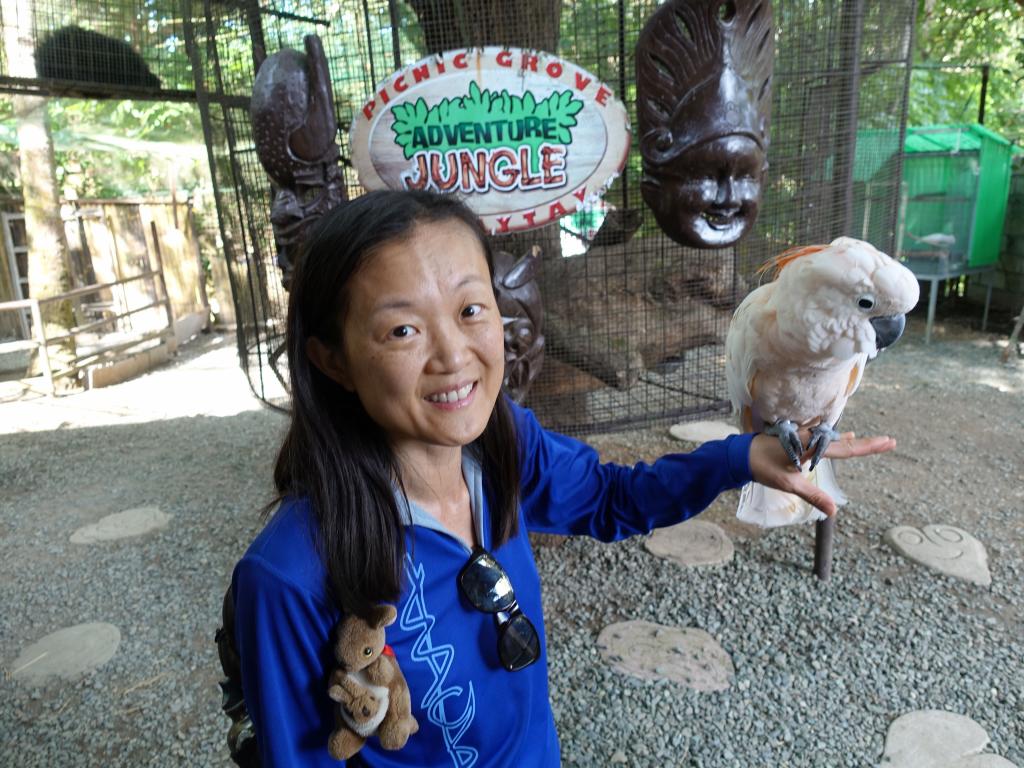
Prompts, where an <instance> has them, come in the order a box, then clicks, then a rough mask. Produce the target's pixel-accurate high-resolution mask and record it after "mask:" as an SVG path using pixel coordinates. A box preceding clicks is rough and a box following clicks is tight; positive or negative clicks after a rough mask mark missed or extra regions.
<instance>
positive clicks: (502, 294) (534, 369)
mask: <svg viewBox="0 0 1024 768" xmlns="http://www.w3.org/2000/svg"><path fill="white" fill-rule="evenodd" d="M540 257H541V251H540V248H539V247H537V246H536V245H535V246H533V247H532V248H531V249H530V250H529V251H528V252H527V253H526V254H525V255H524V256H523V257H522V258H520V259H516V257H515V256H513V255H512V254H511V253H508V252H507V251H496V252H495V253H494V280H493V284H494V295H495V297H497V299H498V311H499V312H501V322H502V325H503V326H504V329H505V382H504V383H505V390H506V391H507V392H508V393H509V395H510V396H511V397H512V399H513V400H515V401H516V402H517V403H521V402H522V401H523V399H524V398H525V397H526V392H527V390H528V389H529V387H530V384H531V383H532V382H533V380H534V379H535V378H537V374H538V373H539V372H540V367H541V363H543V362H544V335H543V334H542V333H541V331H542V330H543V328H544V312H543V308H542V304H541V298H540V288H539V287H538V285H537V280H536V276H537V270H538V269H539V268H540Z"/></svg>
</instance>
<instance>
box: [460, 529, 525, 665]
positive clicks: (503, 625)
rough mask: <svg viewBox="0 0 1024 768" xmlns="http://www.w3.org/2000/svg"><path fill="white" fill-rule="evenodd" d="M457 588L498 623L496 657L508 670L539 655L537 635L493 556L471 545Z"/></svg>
mask: <svg viewBox="0 0 1024 768" xmlns="http://www.w3.org/2000/svg"><path fill="white" fill-rule="evenodd" d="M459 589H460V590H461V591H462V594H463V595H464V596H465V598H466V599H467V600H469V602H470V603H471V604H472V606H473V607H474V608H476V609H477V610H478V611H483V612H484V613H492V614H494V618H495V620H496V621H497V623H498V658H499V659H500V660H501V664H502V666H503V667H505V669H507V670H508V671H509V672H516V671H518V670H520V669H523V668H524V667H528V666H530V665H531V664H533V662H535V661H537V659H539V658H540V637H539V636H538V635H537V630H536V629H535V628H534V626H533V624H532V623H531V622H530V620H529V619H528V618H526V616H525V615H524V614H523V612H522V610H521V609H520V608H519V603H517V602H516V593H515V592H514V591H513V589H512V582H511V581H510V580H509V578H508V574H507V573H505V570H504V569H503V568H502V567H501V565H500V564H499V563H498V561H497V560H495V559H494V556H493V555H492V554H491V553H490V552H488V551H487V550H486V549H484V548H482V547H474V548H473V552H472V554H471V555H470V556H469V562H467V563H466V564H465V565H464V566H462V570H461V571H459Z"/></svg>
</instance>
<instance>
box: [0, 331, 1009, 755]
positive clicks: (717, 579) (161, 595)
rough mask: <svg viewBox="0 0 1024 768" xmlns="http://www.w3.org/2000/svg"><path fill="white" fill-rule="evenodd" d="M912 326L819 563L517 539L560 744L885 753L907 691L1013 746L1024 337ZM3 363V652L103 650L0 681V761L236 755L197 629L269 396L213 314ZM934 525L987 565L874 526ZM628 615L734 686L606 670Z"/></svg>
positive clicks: (866, 411)
mask: <svg viewBox="0 0 1024 768" xmlns="http://www.w3.org/2000/svg"><path fill="white" fill-rule="evenodd" d="M921 330H922V329H921V327H920V325H919V324H917V323H916V322H915V323H914V324H912V326H911V329H910V331H909V333H908V335H907V337H906V338H905V339H904V340H903V341H901V342H900V344H899V345H897V346H896V347H895V348H894V349H893V350H891V351H889V352H887V353H886V354H885V355H883V356H882V359H880V360H879V361H877V362H876V363H874V364H872V365H871V366H870V367H869V369H868V371H867V374H866V377H865V382H864V384H863V386H862V389H861V391H860V392H859V393H858V394H857V396H856V397H855V398H854V400H853V401H852V403H851V405H850V407H849V409H848V412H847V415H846V417H845V419H844V424H843V426H844V428H847V429H854V430H856V431H857V432H859V433H862V434H876V433H888V434H893V435H895V436H896V437H897V438H898V440H899V441H900V442H899V448H898V449H897V451H896V452H895V454H892V455H889V456H885V457H876V458H873V459H867V460H860V461H856V462H846V463H844V464H842V465H841V466H840V467H839V472H840V480H841V482H842V484H843V486H844V489H845V490H846V491H847V493H848V494H849V495H850V497H851V499H852V501H851V503H850V504H849V506H847V507H846V508H845V509H844V511H843V512H842V516H841V519H840V522H839V525H838V530H837V540H836V549H835V563H834V575H833V578H832V580H831V582H829V583H825V584H823V583H820V582H818V581H817V580H816V579H815V578H814V577H813V576H812V575H811V573H810V567H811V561H812V556H813V543H812V542H813V528H811V527H800V528H795V529H782V530H776V531H772V532H769V533H767V534H765V533H762V532H761V531H758V530H755V529H751V528H749V527H747V526H744V525H742V524H740V523H737V522H736V521H735V520H734V518H733V513H734V509H735V503H736V495H735V494H734V493H730V494H725V495H723V496H722V497H721V498H720V499H719V500H718V501H717V502H716V503H715V504H714V505H713V506H712V508H711V509H710V510H709V511H708V512H707V513H705V517H704V519H708V520H712V521H715V522H717V523H719V524H720V525H721V526H723V527H724V528H725V529H726V530H727V532H728V534H729V535H730V537H731V538H732V539H733V541H734V543H735V546H736V556H735V558H734V560H733V561H732V562H731V563H730V564H728V565H724V566H718V567H710V568H702V569H683V568H681V567H679V566H677V565H675V564H673V563H671V562H669V561H666V560H661V559H658V558H656V557H654V556H653V555H651V554H649V553H648V552H647V551H646V550H645V549H644V547H643V541H642V540H641V539H633V540H630V541H626V542H622V543H619V544H613V545H602V544H599V543H597V542H593V541H589V540H585V539H565V540H562V539H552V538H551V537H543V538H541V537H538V539H537V540H536V542H535V543H536V551H537V562H538V566H539V568H540V571H541V576H542V579H543V581H544V584H545V606H546V614H547V625H548V636H549V643H550V648H549V652H550V657H551V668H550V679H551V687H552V698H553V706H554V710H555V716H556V720H557V723H558V728H559V732H560V734H561V739H562V746H563V756H564V761H565V762H566V763H567V764H573V765H598V766H604V765H612V764H618V763H621V764H624V765H636V766H664V765H693V766H713V767H715V768H717V767H718V766H740V767H741V768H747V767H748V766H757V767H760V766H772V767H773V768H774V767H775V766H866V765H876V764H877V763H878V761H879V759H880V756H881V753H882V747H883V743H884V739H885V733H886V730H887V728H888V726H889V723H890V722H891V721H892V720H893V719H894V718H896V717H897V716H899V715H901V714H904V713H906V712H908V711H911V710H916V709H929V708H936V709H945V710H950V711H953V712H957V713H961V714H965V715H968V716H970V717H973V718H974V719H975V720H977V721H978V722H979V723H980V724H981V725H982V726H983V727H984V728H985V729H986V730H987V731H988V732H989V734H990V735H991V737H992V744H991V746H990V747H989V749H990V751H992V752H995V753H997V754H1000V755H1002V756H1003V757H1005V758H1007V759H1009V760H1011V761H1013V762H1015V763H1016V764H1018V765H1019V766H1024V662H1022V659H1024V639H1022V638H1024V586H1022V585H1024V582H1022V576H1024V537H1022V533H1024V483H1022V482H1021V477H1022V475H1021V467H1022V465H1024V447H1022V440H1021V436H1022V435H1024V362H1021V361H1015V362H1014V363H1012V364H1011V365H1010V366H1002V365H1000V363H999V361H998V352H999V347H998V345H997V342H996V340H997V338H998V337H996V336H991V335H985V334H979V333H975V332H971V331H968V330H966V329H962V328H957V327H955V326H947V327H946V328H945V333H943V334H940V337H939V339H938V340H937V341H935V342H933V343H932V345H930V346H928V347H925V346H924V345H923V343H922V334H921ZM7 391H8V390H4V389H2V388H0V434H3V437H2V440H0V487H2V494H0V583H2V584H3V585H4V589H3V592H2V597H0V663H2V664H3V665H4V668H5V671H6V672H9V671H10V668H11V665H12V663H13V661H14V659H15V658H16V657H17V656H18V654H19V653H20V652H21V650H22V649H23V648H24V647H25V646H27V645H28V644H30V643H32V642H34V641H35V640H37V639H39V638H40V637H42V636H43V635H46V634H48V633H50V632H53V631H55V630H57V629H60V628H62V627H66V626H70V625H73V624H78V623H83V622H90V621H106V622H110V623H112V624H115V625H116V626H118V627H119V628H120V631H121V645H120V648H119V649H118V652H117V654H116V655H115V656H114V657H113V659H111V660H110V661H109V662H108V663H107V664H105V665H104V666H102V667H100V668H99V669H97V670H96V671H94V672H92V673H90V674H88V675H86V676H85V677H83V678H81V679H80V680H78V681H75V682H59V681H56V682H51V683H49V684H46V685H44V686H42V687H35V688H31V687H28V686H26V685H25V684H24V683H21V682H19V681H17V680H11V679H8V676H7V675H6V674H5V675H4V678H3V681H2V682H0V691H2V694H0V699H2V704H0V765H4V766H7V765H10V766H15V765H16V766H44V765H45V766H48V765H54V764H59V765H62V766H78V765H83V766H146V765H159V766H164V765H168V766H172V765H188V766H195V765H229V764H230V763H229V761H228V760H227V751H226V748H225V747H224V746H223V744H224V741H223V739H224V734H225V732H226V723H227V720H226V719H225V718H223V717H222V715H221V714H220V712H219V692H218V690H217V687H216V682H217V679H218V676H219V675H218V671H217V662H216V654H215V648H214V645H213V631H214V630H215V628H216V626H217V623H218V615H219V603H220V598H221V596H222V595H223V591H224V589H225V587H226V584H227V581H228V579H229V575H230V571H231V568H232V566H233V564H234V562H235V561H236V559H237V558H238V557H239V555H240V554H241V553H242V552H243V550H244V549H245V546H246V545H247V543H248V541H249V540H250V539H251V538H252V536H253V535H254V534H255V532H256V531H257V530H258V528H259V518H258V512H257V510H258V509H259V508H260V507H261V505H262V504H263V503H264V502H265V501H266V500H267V499H268V498H269V494H270V485H269V475H270V465H271V462H272V460H273V456H274V452H275V449H276V445H277V441H278V439H279V437H280V434H281V432H282V429H283V427H284V419H283V417H282V416H281V415H279V414H277V413H275V412H272V411H269V410H267V409H263V408H261V407H260V406H259V404H258V403H257V402H256V401H255V400H254V399H253V398H252V397H251V396H250V395H249V394H248V389H247V387H246V385H245V382H244V379H243V378H242V376H241V374H240V372H239V371H238V369H237V364H236V362H235V357H234V350H233V344H232V343H231V342H230V340H229V339H225V338H224V337H217V336H212V337H204V338H202V339H200V340H199V341H197V342H194V343H193V344H191V345H189V347H186V348H185V350H184V351H183V354H182V355H181V357H180V358H179V359H178V360H177V361H175V363H174V364H173V365H169V366H165V367H164V368H162V369H160V370H158V371H155V372H153V373H151V374H149V375H147V376H143V377H141V378H139V379H136V380H134V381H132V382H128V383H125V384H122V385H119V386H116V387H111V388H108V389H106V390H95V391H93V392H87V393H84V394H81V395H75V396H71V397H65V398H60V399H58V400H57V401H55V402H54V401H49V400H47V399H45V398H38V399H27V400H26V399H24V398H22V399H20V400H14V399H10V398H9V399H8V400H7V401H4V399H3V398H4V392H7ZM591 442H593V443H594V444H595V445H596V446H597V447H598V448H599V449H600V450H601V451H602V454H603V455H604V457H605V458H606V459H608V460H614V461H619V462H624V463H632V462H634V461H637V460H641V459H643V460H649V459H653V458H654V457H656V456H657V455H659V454H661V453H663V452H665V451H670V450H679V449H680V444H679V443H677V442H675V441H674V440H672V439H671V438H670V437H668V436H667V430H664V429H656V430H645V431H636V432H629V433H623V434H617V435H600V436H596V437H595V438H593V440H592V441H591ZM145 505H156V506H159V507H160V508H161V509H162V510H163V511H164V512H166V513H168V514H170V515H172V516H173V519H172V520H171V523H170V525H169V526H168V527H167V528H166V529H164V530H162V531H159V532H157V533H153V534H150V535H147V536H145V537H142V538H137V539H130V540H121V541H112V542H104V543H101V544H95V545H89V546H82V545H74V544H71V543H69V541H68V538H69V536H70V535H71V533H72V532H73V531H74V530H75V529H77V528H78V527H80V526H82V525H84V524H87V523H91V522H94V521H96V520H97V519H99V518H100V517H102V516H104V515H107V514H110V513H112V512H118V511H121V510H123V509H127V508H130V507H138V506H145ZM926 523H946V524H952V525H956V526H959V527H962V528H964V529H966V530H967V531H969V532H971V533H972V534H974V535H975V536H976V537H977V538H979V539H980V540H981V541H982V542H983V543H984V544H985V546H986V547H987V549H988V554H989V565H990V568H991V571H992V578H993V583H992V586H991V587H990V588H982V587H978V586H974V585H971V584H968V583H966V582H961V581H956V580H953V579H950V578H946V577H942V576H939V575H936V574H934V573H932V572H929V571H927V570H925V569H924V568H922V567H920V566H916V565H913V564H912V563H909V562H908V561H905V560H903V559H901V558H900V557H898V556H897V555H896V554H895V553H893V552H892V551H891V550H890V549H889V548H888V547H887V546H886V545H884V544H883V543H882V534H883V532H884V531H885V530H886V529H887V528H889V527H891V526H892V525H896V524H909V525H915V526H919V525H923V524H926ZM630 619H639V620H646V621H653V622H657V623H660V624H665V625H671V626H680V627H698V628H701V629H704V630H706V631H707V632H709V633H711V634H712V635H713V636H714V637H715V638H717V640H718V641H719V642H720V643H721V644H722V646H723V647H724V648H725V650H726V651H727V652H728V653H729V654H730V655H731V657H732V659H733V663H734V665H735V668H736V677H735V680H734V684H733V687H732V688H731V689H730V690H728V691H724V692H718V693H697V692H695V691H691V690H689V689H686V688H683V687H681V686H678V685H676V684H673V683H667V682H664V681H662V682H651V683H648V682H643V681H640V680H636V679H633V678H630V677H627V676H625V675H621V674H619V673H616V672H613V671H612V670H610V669H609V668H608V667H607V666H606V665H605V664H604V663H603V662H602V661H601V659H600V657H599V655H598V651H597V647H596V638H597V635H598V633H599V632H600V630H601V629H602V628H603V627H604V626H606V625H608V624H610V623H613V622H617V621H623V620H630Z"/></svg>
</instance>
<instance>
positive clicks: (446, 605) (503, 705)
mask: <svg viewBox="0 0 1024 768" xmlns="http://www.w3.org/2000/svg"><path fill="white" fill-rule="evenodd" d="M513 413H514V416H515V421H516V427H517V432H518V439H519V441H520V444H521V445H522V447H523V452H522V455H523V457H524V460H523V462H522V467H521V478H522V485H521V498H520V520H519V533H518V534H517V535H516V536H515V537H514V538H512V539H511V540H510V541H508V542H506V543H505V544H504V545H502V546H501V547H499V548H498V549H492V548H491V542H490V522H489V520H490V518H489V513H488V509H487V502H486V498H485V495H484V493H483V483H482V478H481V475H480V470H479V466H478V465H477V464H476V463H475V462H473V461H472V460H469V459H466V460H464V462H463V474H464V477H465V479H466V482H467V485H468V487H469V490H470V498H471V505H472V508H473V515H474V524H475V526H476V533H477V537H478V540H479V541H480V542H481V543H482V544H483V546H484V547H485V548H486V549H488V550H490V551H491V552H492V554H493V555H494V556H495V557H496V558H497V560H498V561H499V562H500V563H501V565H502V567H503V568H504V569H505V571H506V573H508V575H509V578H510V580H511V582H512V586H513V588H514V590H515V595H516V599H517V600H518V602H519V606H520V608H521V609H522V611H523V613H525V614H526V616H527V617H528V618H529V619H530V620H531V621H532V622H533V624H534V625H535V626H536V628H537V632H538V634H539V635H540V641H541V642H540V648H541V657H540V660H539V661H538V662H537V663H536V664H533V665H531V666H529V667H527V668H525V669H523V670H520V671H518V672H507V671H506V670H505V669H504V668H503V667H502V666H501V663H500V661H499V659H498V652H497V625H496V622H495V620H494V617H493V616H491V615H489V614H485V613H482V612H480V611H477V610H475V609H474V608H473V607H472V606H471V605H470V604H469V602H468V601H467V600H466V599H465V598H464V597H463V596H462V595H461V593H460V592H459V589H458V585H457V583H456V578H457V576H458V573H459V571H460V570H461V568H462V566H463V565H464V564H465V563H466V561H467V559H468V557H469V549H468V548H467V546H466V545H465V544H464V543H463V542H462V540H460V539H458V538H456V537H454V536H453V535H451V534H450V533H448V532H447V531H446V530H445V529H444V528H443V527H442V526H441V525H440V524H439V523H438V522H437V521H436V520H435V519H434V518H433V517H432V516H431V515H429V514H428V513H427V512H425V511H424V510H422V509H419V508H418V507H417V506H416V505H414V504H412V505H407V506H406V508H405V510H404V511H405V513H406V518H407V521H408V523H409V525H408V526H407V528H406V531H407V544H408V549H407V552H408V554H407V555H406V557H405V561H404V564H403V566H404V574H403V575H404V579H403V588H402V594H401V597H400V599H399V601H398V603H397V609H398V620H397V621H396V622H395V623H394V624H392V625H391V626H390V627H388V629H387V642H388V644H389V645H391V647H392V648H393V649H394V651H395V656H396V658H397V659H398V662H399V665H400V666H401V668H402V672H403V674H404V676H405V678H406V681H407V682H408V684H409V689H410V692H411V695H412V713H413V715H414V716H415V717H416V719H417V720H418V721H419V724H420V730H419V732H418V733H416V734H414V735H413V736H412V737H411V738H410V739H409V742H408V743H407V744H406V746H405V747H404V748H403V749H401V750H399V751H394V752H389V751H386V750H382V749H381V748H380V744H379V742H378V741H377V740H376V739H375V738H371V739H369V740H368V741H367V743H366V745H365V746H364V747H363V749H362V750H361V751H360V752H359V753H358V754H357V755H356V756H355V757H353V758H352V759H351V760H349V764H350V765H352V766H355V765H370V766H382V767H384V768H389V767H390V766H422V767H425V768H426V767H432V766H438V767H440V766H455V768H470V767H471V766H485V765H486V766H515V767H516V768H524V767H526V766H554V765H558V764H559V762H560V756H559V747H558V737H557V735H556V733H555V724H554V719H553V716H552V713H551V707H550V703H549V699H548V680H547V653H546V643H545V637H544V619H543V612H542V609H541V589H540V580H539V578H538V575H537V568H536V565H535V564H534V560H533V554H532V552H531V550H530V544H529V539H528V537H527V532H528V531H538V532H548V533H561V534H585V535H588V536H593V537H594V538H598V539H601V540H603V541H613V540H617V539H622V538H626V537H628V536H632V535H634V534H637V533H646V532H648V531H650V530H652V529H654V528H658V527H662V526H666V525H673V524H675V523H678V522H680V521H682V520H685V519H687V518H689V517H692V516H694V515H696V514H697V513H699V512H701V511H702V510H703V509H704V508H705V507H707V506H708V504H710V503H711V502H712V501H713V500H714V498H715V497H716V496H717V495H718V494H719V493H721V492H722V491H723V490H726V489H729V488H735V487H738V486H741V485H743V484H744V483H746V482H748V481H750V479H751V476H750V467H749V460H748V459H749V453H750V441H751V439H752V436H751V435H737V436H733V437H730V438H727V439H725V440H722V441H715V442H711V443H706V444H704V445H703V446H701V447H700V448H699V449H697V450H696V451H694V452H692V453H688V454H670V455H668V456H665V457H662V458H661V459H659V460H658V461H656V462H654V464H653V465H647V464H642V463H641V464H637V465H636V466H635V467H622V466H617V465H613V464H601V463H600V462H599V460H598V456H597V452H596V451H595V450H594V449H593V448H590V447H589V446H587V445H585V444H583V443H581V442H579V441H577V440H573V439H572V438H568V437H565V436H562V435H557V434H554V433H551V432H547V431H546V430H544V429H543V428H542V427H541V426H540V424H539V423H538V422H537V420H536V418H535V417H534V416H533V414H532V413H531V412H530V411H528V410H526V409H524V408H519V407H517V406H513ZM314 536H315V521H314V517H313V515H312V512H311V510H310V506H309V503H308V501H307V500H305V499H294V498H293V499H287V500H285V501H284V502H283V503H282V504H281V506H280V507H279V509H278V510H277V512H276V513H275V514H274V516H273V517H272V518H271V520H270V522H268V524H267V526H266V527H265V528H264V529H263V531H261V532H260V534H259V535H258V536H257V537H256V539H255V540H254V541H253V543H252V545H251V546H250V547H249V550H248V551H247V552H246V554H245V556H244V557H243V558H242V560H241V561H240V562H239V563H238V565H237V567H236V568H235V573H234V578H233V581H232V589H233V591H234V600H235V611H236V614H235V640H236V643H237V646H238V651H239V655H240V657H241V660H242V683H243V690H244V693H245V701H246V705H247V707H248V710H249V714H250V716H251V717H252V720H253V724H254V726H255V729H256V734H257V743H258V745H259V749H260V754H261V756H262V760H263V765H264V767H265V768H271V767H275V768H276V767H277V766H338V765H341V763H339V762H338V761H336V760H334V759H332V758H331V756H330V755H329V754H328V752H327V740H328V736H329V735H330V733H331V731H332V730H333V729H334V727H335V718H334V713H333V707H334V706H335V705H334V703H333V702H332V701H331V700H330V699H329V698H328V696H327V683H326V681H327V677H328V675H329V674H330V671H331V669H333V667H334V666H335V662H334V659H333V656H332V651H331V633H332V630H333V627H334V625H335V624H336V623H337V621H338V619H339V618H340V615H339V612H338V610H337V608H336V607H335V606H334V605H333V604H332V602H331V600H330V599H329V597H328V593H327V580H326V579H327V577H326V569H325V568H324V565H323V563H322V562H321V561H320V559H319V557H318V555H317V550H316V547H315V544H314Z"/></svg>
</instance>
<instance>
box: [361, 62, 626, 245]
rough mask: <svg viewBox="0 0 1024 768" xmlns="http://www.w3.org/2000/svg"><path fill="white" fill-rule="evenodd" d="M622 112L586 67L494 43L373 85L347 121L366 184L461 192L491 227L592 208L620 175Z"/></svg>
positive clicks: (505, 228)
mask: <svg viewBox="0 0 1024 768" xmlns="http://www.w3.org/2000/svg"><path fill="white" fill-rule="evenodd" d="M629 138H630V133H629V122H628V119H627V117H626V111H625V108H624V107H623V106H622V104H621V103H620V102H618V100H616V99H615V98H614V97H613V96H612V92H611V90H610V89H609V88H608V87H607V86H605V85H604V84H602V83H600V82H599V81H597V80H595V78H594V77H593V76H592V75H590V74H589V73H587V72H586V71H584V70H582V69H579V68H577V67H575V66H573V65H570V64H568V63H567V62H565V61H563V60H562V59H559V58H558V57H555V56H552V55H550V54H546V53H542V52H533V51H522V50H518V49H509V48H498V47H489V48H482V49H471V50H467V51H450V52H448V53H444V54H441V55H439V56H436V57H430V58H428V59H424V60H423V61H421V62H417V63H416V64H413V65H411V66H409V67H406V69H404V70H402V71H401V72H398V73H396V74H395V75H392V76H391V77H389V78H388V79H387V80H385V81H383V82H382V83H380V84H379V85H378V86H377V89H376V92H375V94H374V97H373V98H371V99H369V100H368V101H367V103H366V104H365V106H364V107H363V109H362V111H361V112H360V113H359V114H358V115H357V119H356V120H355V122H354V123H353V126H352V147H353V159H354V161H355V165H356V168H357V170H358V172H359V178H360V182H361V183H362V184H363V186H364V187H366V188H367V189H379V188H386V187H390V188H405V189H427V190H431V191H435V192H441V193H458V194H461V195H462V196H463V197H464V199H465V200H466V202H467V203H468V204H469V205H470V206H471V207H472V208H474V210H476V211H477V213H478V214H479V215H480V217H481V219H482V220H483V222H484V225H485V226H486V227H487V228H488V229H490V230H491V231H493V232H512V231H517V230H523V229H530V228H533V227H537V226H542V225H544V224H547V223H549V222H551V221H553V220H554V219H557V218H558V217H559V216H563V215H565V214H567V213H571V212H573V211H575V210H578V209H579V208H581V207H585V206H586V205H589V204H590V203H592V202H593V201H594V200H595V199H596V198H597V197H599V196H600V195H601V194H602V193H603V192H604V190H605V189H606V188H607V186H608V184H610V183H611V181H612V180H613V179H614V178H615V177H616V176H617V175H618V174H619V172H621V170H622V167H623V165H624V164H625V159H626V153H627V151H628V148H629Z"/></svg>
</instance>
